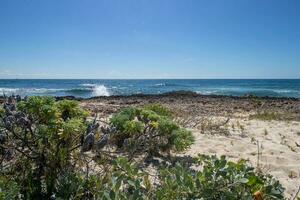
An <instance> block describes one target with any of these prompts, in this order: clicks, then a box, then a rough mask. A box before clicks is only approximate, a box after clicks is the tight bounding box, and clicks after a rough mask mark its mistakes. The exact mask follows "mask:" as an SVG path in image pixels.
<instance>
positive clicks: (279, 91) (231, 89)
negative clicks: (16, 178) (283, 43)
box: [0, 79, 300, 98]
mask: <svg viewBox="0 0 300 200" xmlns="http://www.w3.org/2000/svg"><path fill="white" fill-rule="evenodd" d="M178 90H186V91H194V92H197V93H200V94H216V95H233V96H243V95H249V94H252V95H256V96H272V97H296V98H300V79H248V80H245V79H243V80H239V79H198V80H197V79H177V80H176V79H153V80H150V79H146V80H107V79H106V80H96V79H75V80H71V79H66V80H62V79H60V80H55V79H48V80H47V79H43V80H4V79H3V80H0V92H1V93H2V94H7V95H10V94H20V95H21V96H25V95H29V96H32V95H41V96H46V95H47V96H66V95H72V96H76V97H84V98H88V97H93V96H110V95H131V94H141V93H142V94H160V93H164V92H170V91H178Z"/></svg>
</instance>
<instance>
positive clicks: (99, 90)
mask: <svg viewBox="0 0 300 200" xmlns="http://www.w3.org/2000/svg"><path fill="white" fill-rule="evenodd" d="M93 95H94V96H109V92H108V90H107V88H106V87H105V86H104V85H95V86H94V87H93Z"/></svg>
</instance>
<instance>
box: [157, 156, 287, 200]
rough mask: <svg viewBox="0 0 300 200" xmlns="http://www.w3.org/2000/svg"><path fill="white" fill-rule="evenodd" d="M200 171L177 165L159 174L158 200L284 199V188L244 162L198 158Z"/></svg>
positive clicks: (223, 158)
mask: <svg viewBox="0 0 300 200" xmlns="http://www.w3.org/2000/svg"><path fill="white" fill-rule="evenodd" d="M196 160H197V162H196V163H197V164H198V165H199V167H201V168H202V170H201V171H194V170H191V169H189V168H186V167H184V166H183V165H181V164H177V165H176V166H175V167H173V168H168V169H164V170H162V171H161V175H160V177H162V178H161V182H162V184H161V185H160V187H159V189H158V191H157V199H253V197H254V194H255V193H256V192H259V193H260V194H261V195H262V197H263V199H284V196H283V191H284V189H283V188H282V186H281V185H280V183H279V182H278V181H276V180H274V179H273V178H272V177H271V176H269V175H262V174H259V173H256V172H255V171H254V168H252V167H249V166H247V165H246V162H245V161H244V160H241V161H239V162H237V163H234V162H229V161H227V160H226V159H225V157H224V156H222V157H221V158H220V159H219V158H217V157H215V156H211V157H210V156H202V155H201V156H199V157H198V158H197V159H196Z"/></svg>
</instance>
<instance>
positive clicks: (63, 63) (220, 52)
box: [0, 0, 300, 78]
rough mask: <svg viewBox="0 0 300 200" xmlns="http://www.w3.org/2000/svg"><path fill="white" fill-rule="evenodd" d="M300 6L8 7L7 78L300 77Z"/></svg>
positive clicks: (47, 1)
mask: <svg viewBox="0 0 300 200" xmlns="http://www.w3.org/2000/svg"><path fill="white" fill-rule="evenodd" d="M299 10H300V1H298V0H226V1H225V0H0V78H300V11H299Z"/></svg>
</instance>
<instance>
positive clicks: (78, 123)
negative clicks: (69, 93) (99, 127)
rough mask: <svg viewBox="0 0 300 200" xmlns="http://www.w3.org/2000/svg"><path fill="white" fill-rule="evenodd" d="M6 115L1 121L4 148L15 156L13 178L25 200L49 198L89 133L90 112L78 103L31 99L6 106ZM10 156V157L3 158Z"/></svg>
mask: <svg viewBox="0 0 300 200" xmlns="http://www.w3.org/2000/svg"><path fill="white" fill-rule="evenodd" d="M4 109H5V110H6V115H5V116H2V118H3V120H1V122H2V123H1V122H0V127H2V128H1V129H2V130H3V131H2V135H5V136H6V137H7V138H8V139H9V140H7V141H6V142H5V143H3V144H2V145H3V146H5V147H7V148H6V152H3V153H6V154H7V153H9V152H12V154H14V155H13V156H14V158H15V159H14V160H13V162H14V164H12V168H9V169H6V170H7V173H9V172H10V171H12V172H13V173H14V176H13V179H14V181H16V182H17V183H18V185H19V186H20V188H21V193H22V194H23V195H24V197H25V198H30V199H35V198H49V197H50V196H51V195H52V194H53V192H54V191H55V182H56V180H57V178H58V174H59V172H60V171H61V170H62V169H68V168H70V167H72V160H71V157H72V153H73V148H74V147H76V146H77V145H78V144H79V143H80V137H81V135H82V133H84V132H85V130H86V124H85V120H84V119H85V117H86V116H87V113H86V112H85V111H83V110H82V109H80V108H79V107H78V104H77V102H73V101H67V100H64V101H60V102H56V101H55V99H54V98H51V97H30V98H28V99H27V100H23V101H20V102H19V103H18V104H17V106H15V104H14V103H8V102H6V103H5V104H4ZM3 156H4V157H7V155H3Z"/></svg>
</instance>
